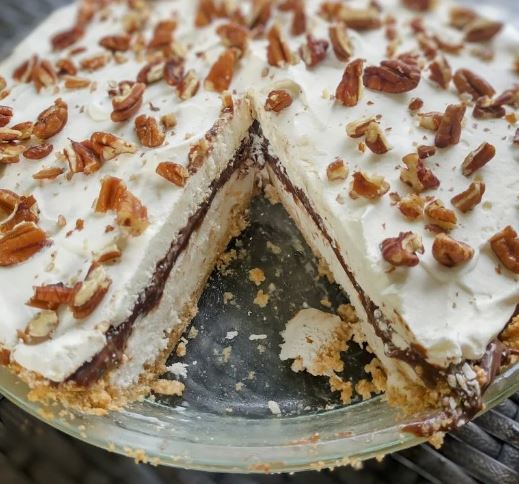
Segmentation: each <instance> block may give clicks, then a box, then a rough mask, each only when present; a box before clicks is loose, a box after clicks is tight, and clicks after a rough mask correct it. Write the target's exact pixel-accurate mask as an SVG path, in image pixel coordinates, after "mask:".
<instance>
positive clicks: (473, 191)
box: [451, 181, 485, 213]
mask: <svg viewBox="0 0 519 484" xmlns="http://www.w3.org/2000/svg"><path fill="white" fill-rule="evenodd" d="M484 194H485V184H484V183H483V182H482V181H475V182H473V183H471V184H470V186H469V187H468V188H467V189H466V190H465V191H464V192H461V193H459V194H458V195H456V196H455V197H453V198H452V199H451V203H452V204H453V205H454V206H455V207H456V208H457V209H458V210H459V211H460V212H463V213H467V212H469V211H470V210H472V209H473V208H474V207H475V206H476V205H478V204H479V203H481V200H482V199H483V195H484Z"/></svg>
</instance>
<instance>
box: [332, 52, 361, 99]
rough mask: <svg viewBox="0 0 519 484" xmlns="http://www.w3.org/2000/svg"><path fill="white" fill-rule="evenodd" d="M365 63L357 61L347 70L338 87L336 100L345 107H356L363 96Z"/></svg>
mask: <svg viewBox="0 0 519 484" xmlns="http://www.w3.org/2000/svg"><path fill="white" fill-rule="evenodd" d="M363 68H364V61H363V60H362V59H355V60H353V61H351V62H350V63H349V64H348V65H347V66H346V68H345V70H344V74H343V75H342V79H341V82H340V83H339V85H338V86H337V90H336V92H335V99H336V100H337V102H339V103H341V104H343V105H344V106H348V107H352V106H356V105H357V103H358V102H359V99H360V97H361V95H362V89H363V87H362V71H363Z"/></svg>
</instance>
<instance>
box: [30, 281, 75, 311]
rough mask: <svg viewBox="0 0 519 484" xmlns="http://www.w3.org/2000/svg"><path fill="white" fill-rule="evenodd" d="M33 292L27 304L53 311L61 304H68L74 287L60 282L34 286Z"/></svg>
mask: <svg viewBox="0 0 519 484" xmlns="http://www.w3.org/2000/svg"><path fill="white" fill-rule="evenodd" d="M33 289H34V294H33V295H32V297H31V299H29V301H27V305H28V306H31V307H33V308H38V309H47V310H51V311H55V310H56V309H58V308H59V307H60V306H61V305H62V304H66V305H68V304H69V303H70V301H71V299H72V297H73V296H74V288H72V287H67V286H65V284H63V283H62V282H59V283H57V284H47V285H45V286H35V287H34V288H33Z"/></svg>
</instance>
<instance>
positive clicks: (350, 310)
mask: <svg viewBox="0 0 519 484" xmlns="http://www.w3.org/2000/svg"><path fill="white" fill-rule="evenodd" d="M337 314H338V315H339V317H340V318H341V319H342V320H343V321H344V322H345V323H356V322H357V321H358V319H357V313H356V312H355V308H354V307H353V306H352V305H351V304H341V305H340V306H339V307H338V308H337Z"/></svg>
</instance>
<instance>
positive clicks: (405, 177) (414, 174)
mask: <svg viewBox="0 0 519 484" xmlns="http://www.w3.org/2000/svg"><path fill="white" fill-rule="evenodd" d="M402 161H403V162H404V164H405V168H402V169H401V171H400V180H402V182H404V183H405V184H407V185H409V186H410V187H411V188H412V189H413V190H414V191H415V192H416V193H421V192H423V191H425V190H430V189H434V188H438V187H439V186H440V180H438V178H436V176H435V175H434V173H433V172H432V171H431V170H430V169H429V168H427V167H426V166H425V162H424V160H422V159H420V157H419V156H418V154H416V153H411V154H409V155H407V156H404V158H403V159H402Z"/></svg>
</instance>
